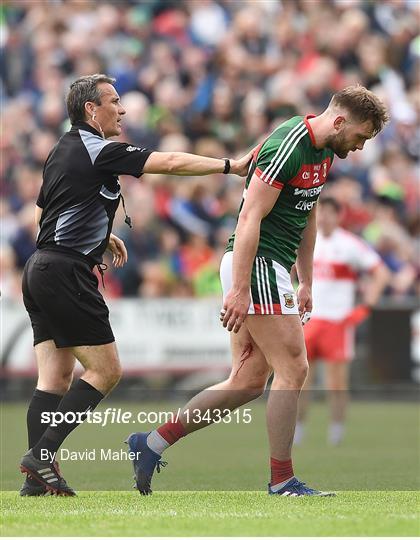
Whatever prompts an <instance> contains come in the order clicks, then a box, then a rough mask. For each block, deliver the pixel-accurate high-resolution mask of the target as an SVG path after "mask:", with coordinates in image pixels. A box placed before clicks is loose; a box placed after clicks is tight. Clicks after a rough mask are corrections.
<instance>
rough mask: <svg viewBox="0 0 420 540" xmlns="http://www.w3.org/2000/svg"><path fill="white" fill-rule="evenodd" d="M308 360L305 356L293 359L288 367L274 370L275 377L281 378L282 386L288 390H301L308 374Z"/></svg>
mask: <svg viewBox="0 0 420 540" xmlns="http://www.w3.org/2000/svg"><path fill="white" fill-rule="evenodd" d="M308 371H309V367H308V361H307V360H306V357H305V356H301V357H300V358H297V359H294V361H293V362H291V363H290V364H289V366H288V369H280V370H279V371H276V370H275V372H274V375H275V377H278V378H279V379H280V380H281V384H282V387H283V388H288V389H290V390H301V389H302V387H303V385H304V384H305V380H306V377H307V376H308Z"/></svg>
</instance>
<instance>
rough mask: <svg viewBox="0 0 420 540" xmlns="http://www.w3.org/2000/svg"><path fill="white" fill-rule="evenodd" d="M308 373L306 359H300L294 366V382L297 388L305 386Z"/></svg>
mask: <svg viewBox="0 0 420 540" xmlns="http://www.w3.org/2000/svg"><path fill="white" fill-rule="evenodd" d="M308 373H309V365H308V361H307V360H306V357H302V358H301V361H300V362H299V363H298V364H297V365H296V369H295V382H296V385H297V387H298V388H302V386H303V385H304V384H305V381H306V377H307V376H308Z"/></svg>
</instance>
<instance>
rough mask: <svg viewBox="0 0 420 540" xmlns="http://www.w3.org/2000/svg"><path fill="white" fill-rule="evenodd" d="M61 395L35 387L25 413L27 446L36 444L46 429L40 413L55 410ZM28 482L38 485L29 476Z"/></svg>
mask: <svg viewBox="0 0 420 540" xmlns="http://www.w3.org/2000/svg"><path fill="white" fill-rule="evenodd" d="M62 398H63V396H60V395H58V394H51V392H44V391H43V390H38V388H35V391H34V393H33V396H32V399H31V402H30V403H29V407H28V412H27V414H26V427H27V431H28V448H32V447H33V446H35V445H36V443H37V442H38V441H39V439H40V438H41V437H42V435H43V434H44V431H45V430H46V429H47V427H48V424H43V423H42V422H41V414H42V413H43V412H55V411H56V409H57V407H58V405H59V403H60V401H61V400H62ZM26 481H27V482H29V484H34V485H36V486H39V483H38V482H37V481H36V480H32V479H31V478H29V477H28V478H27V479H26Z"/></svg>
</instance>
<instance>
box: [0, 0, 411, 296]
mask: <svg viewBox="0 0 420 540" xmlns="http://www.w3.org/2000/svg"><path fill="white" fill-rule="evenodd" d="M0 9H1V12H0V24H1V28H0V46H1V57H0V75H1V82H0V97H1V104H2V111H1V124H2V128H1V129H2V131H1V142H0V148H1V160H0V175H1V188H0V198H1V200H0V217H1V229H0V245H1V259H0V264H1V269H2V272H1V277H0V287H1V293H2V296H3V297H16V298H18V297H19V295H20V275H21V272H22V269H23V266H24V264H25V261H26V260H27V259H28V257H29V256H30V255H31V253H32V252H33V251H34V249H35V238H36V233H37V227H36V225H35V223H34V205H35V201H36V198H37V195H38V192H39V188H40V185H41V181H42V168H43V164H44V161H45V159H46V157H47V155H48V153H49V151H50V150H51V148H52V147H53V146H54V144H55V143H56V142H57V140H58V138H59V137H60V136H61V135H62V134H63V133H64V132H65V131H67V130H68V129H69V127H70V126H69V123H68V119H67V114H66V109H65V96H66V92H67V90H68V87H69V84H70V83H71V82H72V81H73V80H74V79H76V78H77V77H78V76H81V75H86V74H92V73H106V74H107V75H110V76H113V77H115V78H116V83H115V86H116V89H117V91H118V92H119V94H120V95H121V100H122V104H123V106H124V107H125V109H126V111H127V114H126V115H125V117H124V119H123V133H122V134H121V136H120V140H122V141H126V142H129V143H131V144H133V145H136V146H141V147H148V148H150V149H155V150H159V151H185V152H193V153H197V154H202V155H207V156H212V157H235V156H238V155H241V154H243V153H245V152H246V151H247V150H248V149H249V148H250V147H252V146H255V145H256V144H257V143H258V142H260V141H261V140H262V139H263V138H264V136H265V135H267V134H268V133H269V132H270V131H271V130H272V129H273V128H274V127H276V126H277V125H278V124H279V123H281V122H282V121H284V120H286V119H288V118H290V117H291V116H294V115H305V114H308V113H313V114H317V113H319V112H321V111H322V110H323V108H325V106H326V105H327V104H328V102H329V100H330V98H331V95H332V94H333V93H334V92H335V91H337V90H339V89H341V88H343V87H344V86H347V85H349V84H355V83H361V84H363V85H365V86H367V87H368V88H369V89H371V90H373V91H374V92H375V93H377V94H378V95H379V96H380V97H381V98H382V99H383V100H384V101H385V103H386V104H387V106H388V108H389V110H390V115H391V121H390V122H389V124H388V125H387V127H386V129H385V130H384V131H383V132H382V133H381V134H380V135H379V136H378V137H376V138H375V139H374V140H372V141H368V142H367V143H366V145H365V149H364V151H363V152H356V153H353V154H350V155H349V157H348V158H347V159H346V160H340V159H338V158H336V159H335V161H334V164H333V167H332V169H331V172H330V175H329V180H328V184H327V186H326V187H325V188H324V191H323V194H325V193H327V192H328V193H329V194H330V195H333V196H334V197H336V198H337V199H338V200H339V201H340V202H341V203H342V206H343V216H342V225H343V226H344V227H345V228H347V229H349V230H351V231H353V232H355V233H357V234H358V235H360V236H361V237H363V238H364V239H365V240H366V241H367V242H369V243H370V244H371V245H372V246H373V247H374V248H375V250H376V251H377V252H378V253H379V254H380V255H381V257H382V259H383V260H384V262H385V263H386V265H387V266H388V267H389V268H390V270H391V271H392V274H393V277H392V282H391V285H390V287H389V288H388V291H387V294H388V295H391V296H393V297H398V298H405V297H410V296H412V295H414V294H415V293H416V283H418V279H417V278H418V275H419V270H420V267H419V259H418V257H416V254H418V252H419V247H420V218H419V212H418V207H419V192H420V190H419V174H418V172H419V169H418V166H419V148H420V130H419V123H418V120H419V115H420V85H419V74H420V70H419V66H420V36H419V35H418V28H419V4H418V2H417V0H381V1H376V2H375V1H362V0H336V1H333V0H330V1H327V0H324V1H322V0H300V1H298V0H296V1H292V0H290V1H277V0H254V1H252V0H248V1H247V0H218V1H216V0H184V1H181V0H177V1H169V0H166V1H162V0H148V1H123V0H119V1H116V0H114V1H113V2H106V1H93V0H86V1H81V0H77V1H76V0H67V1H64V0H62V1H60V0H51V1H46V0H44V1H41V0H26V1H25V0H19V2H13V1H9V2H7V1H6V2H3V3H2V6H1V8H0ZM120 181H121V186H122V192H123V195H124V197H125V201H126V207H127V212H128V213H129V214H130V216H131V218H132V221H133V228H132V229H129V228H128V227H127V226H126V225H125V224H124V214H123V211H122V209H121V208H120V209H119V211H118V212H117V215H116V220H115V225H114V232H115V233H116V234H118V235H119V236H120V237H121V238H123V239H124V241H125V243H126V246H127V248H128V252H129V260H128V263H127V265H126V266H125V267H124V268H122V269H120V270H118V271H115V270H113V269H112V267H111V265H109V267H108V271H107V272H106V273H105V283H106V289H105V295H107V296H108V297H119V296H141V297H149V298H150V297H160V296H172V297H173V296H199V297H202V296H207V295H215V294H216V295H218V294H219V293H220V284H219V278H218V269H219V261H220V258H221V255H222V253H223V251H224V248H225V245H226V241H227V238H228V237H229V235H230V234H231V232H232V230H233V229H234V227H235V223H236V214H237V210H238V206H239V202H240V199H241V196H242V191H243V180H241V179H239V178H238V177H235V176H230V175H227V176H225V175H222V174H220V175H213V176H207V177H201V178H185V177H178V178H177V177H168V176H157V175H144V176H143V177H142V178H141V180H140V181H139V180H137V179H135V178H133V177H121V178H120ZM417 289H418V286H417Z"/></svg>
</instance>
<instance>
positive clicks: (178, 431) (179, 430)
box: [156, 419, 187, 444]
mask: <svg viewBox="0 0 420 540" xmlns="http://www.w3.org/2000/svg"><path fill="white" fill-rule="evenodd" d="M156 431H157V432H158V433H159V435H160V436H161V437H163V438H164V439H165V441H166V442H168V443H169V444H174V443H176V441H177V440H178V439H180V438H181V437H185V435H186V434H187V432H186V431H185V428H184V426H183V425H182V424H181V421H180V420H179V419H178V420H176V421H175V422H166V424H163V426H160V427H158V428H157V430H156Z"/></svg>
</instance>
